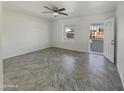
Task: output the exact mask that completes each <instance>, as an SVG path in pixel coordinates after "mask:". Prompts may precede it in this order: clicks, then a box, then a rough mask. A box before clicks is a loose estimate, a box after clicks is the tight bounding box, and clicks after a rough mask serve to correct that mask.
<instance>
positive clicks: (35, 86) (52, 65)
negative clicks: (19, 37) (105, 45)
mask: <svg viewBox="0 0 124 93" xmlns="http://www.w3.org/2000/svg"><path fill="white" fill-rule="evenodd" d="M3 66H4V85H5V86H4V90H5V91H6V90H10V91H11V90H13V91H101V90H102V91H114V90H123V87H122V83H121V80H120V77H119V74H118V71H117V68H116V66H115V65H114V64H112V63H111V62H109V61H108V60H107V59H106V58H104V57H103V56H100V55H94V54H88V53H82V52H76V51H71V50H66V49H59V48H47V49H43V50H39V51H36V52H32V53H28V54H24V55H20V56H17V57H13V58H9V59H5V60H4V61H3Z"/></svg>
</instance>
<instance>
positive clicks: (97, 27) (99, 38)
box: [90, 23, 104, 54]
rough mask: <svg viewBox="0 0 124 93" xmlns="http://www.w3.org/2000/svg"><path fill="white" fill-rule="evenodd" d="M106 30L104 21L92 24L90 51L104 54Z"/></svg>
mask: <svg viewBox="0 0 124 93" xmlns="http://www.w3.org/2000/svg"><path fill="white" fill-rule="evenodd" d="M103 43H104V30H103V23H94V24H91V25H90V53H97V54H102V53H103V52H104V47H103Z"/></svg>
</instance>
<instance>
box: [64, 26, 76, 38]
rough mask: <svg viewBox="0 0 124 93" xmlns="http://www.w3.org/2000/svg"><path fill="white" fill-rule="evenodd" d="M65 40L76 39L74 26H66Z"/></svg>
mask: <svg viewBox="0 0 124 93" xmlns="http://www.w3.org/2000/svg"><path fill="white" fill-rule="evenodd" d="M64 38H65V39H74V38H75V31H74V28H73V26H66V27H65V29H64Z"/></svg>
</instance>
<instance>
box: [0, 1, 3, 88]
mask: <svg viewBox="0 0 124 93" xmlns="http://www.w3.org/2000/svg"><path fill="white" fill-rule="evenodd" d="M1 31H2V2H0V90H2V85H3V64H2V53H1V51H2V47H1V44H2V43H1Z"/></svg>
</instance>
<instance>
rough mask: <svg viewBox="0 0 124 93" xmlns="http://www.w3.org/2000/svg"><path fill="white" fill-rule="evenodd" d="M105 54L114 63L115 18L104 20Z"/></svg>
mask: <svg viewBox="0 0 124 93" xmlns="http://www.w3.org/2000/svg"><path fill="white" fill-rule="evenodd" d="M104 56H105V57H106V58H107V59H109V60H110V61H111V62H112V63H114V18H111V19H108V20H106V21H105V22H104Z"/></svg>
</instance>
